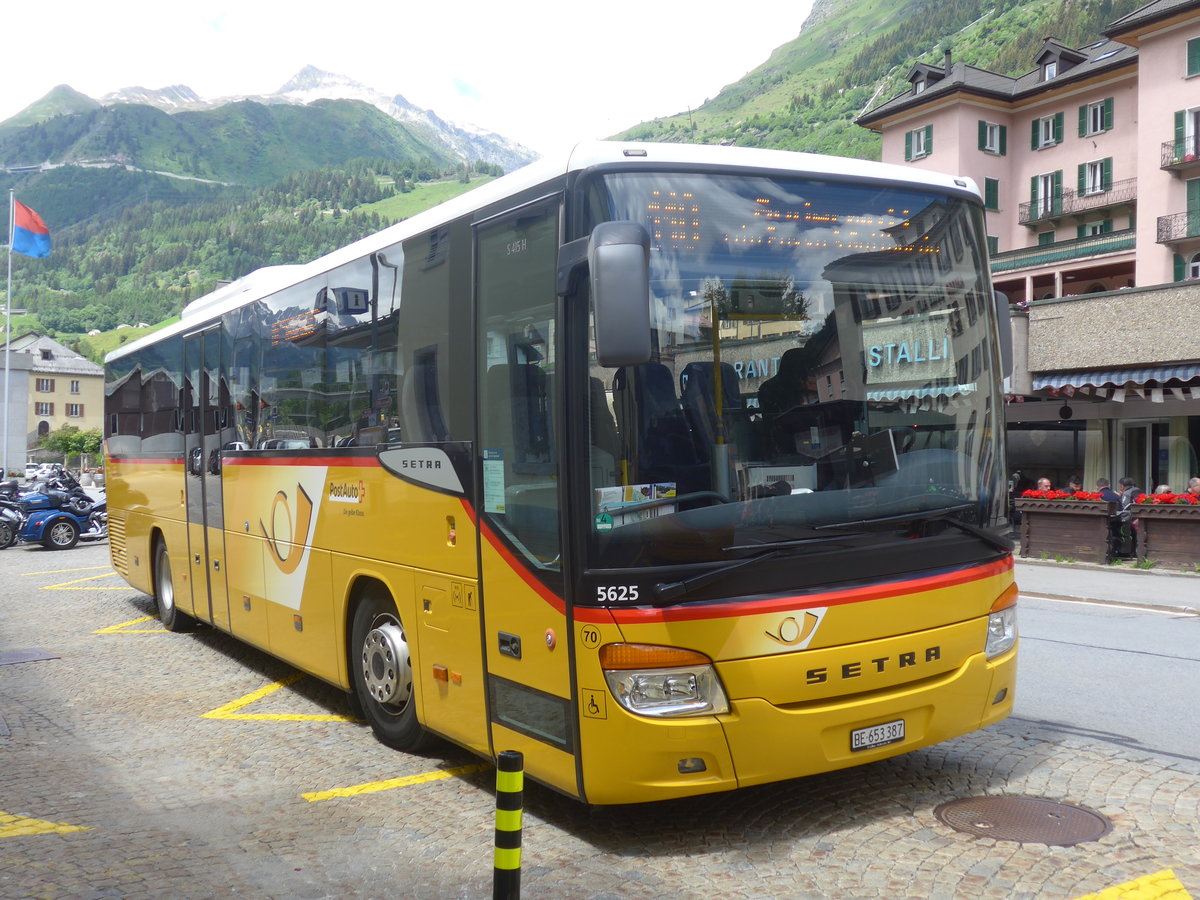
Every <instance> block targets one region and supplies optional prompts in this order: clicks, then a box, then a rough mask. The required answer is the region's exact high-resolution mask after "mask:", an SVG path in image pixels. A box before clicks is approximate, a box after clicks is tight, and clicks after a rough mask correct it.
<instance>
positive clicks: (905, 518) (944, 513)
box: [813, 503, 1013, 553]
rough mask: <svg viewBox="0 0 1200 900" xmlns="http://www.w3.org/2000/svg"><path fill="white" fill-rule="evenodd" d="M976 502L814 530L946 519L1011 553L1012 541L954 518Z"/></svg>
mask: <svg viewBox="0 0 1200 900" xmlns="http://www.w3.org/2000/svg"><path fill="white" fill-rule="evenodd" d="M974 506H975V504H974V503H960V504H958V505H957V506H943V507H940V508H938V509H925V510H919V511H912V512H905V513H896V514H895V515H891V516H873V517H871V518H868V519H856V520H855V521H853V522H832V523H830V524H828V525H815V526H813V530H815V531H825V530H827V529H839V530H840V529H843V528H857V527H860V526H862V525H879V524H884V523H887V522H920V523H925V522H937V521H939V520H940V521H944V522H946V524H948V525H950V526H952V527H954V528H957V529H958V530H959V531H962V532H965V533H967V534H969V535H972V536H974V537H977V538H979V539H980V540H981V541H983V542H984V543H985V544H987V545H988V546H990V547H995V548H996V549H997V550H999V551H1001V552H1002V553H1011V552H1012V549H1013V545H1012V542H1011V541H1008V540H1006V539H1004V538H1001V537H997V536H996V535H994V534H992V533H991V532H990V531H988V530H987V529H984V528H980V527H979V526H978V525H972V524H970V523H969V522H964V521H962V520H961V519H956V518H954V515H953V514H954V513H957V512H962V511H963V510H967V509H973V508H974Z"/></svg>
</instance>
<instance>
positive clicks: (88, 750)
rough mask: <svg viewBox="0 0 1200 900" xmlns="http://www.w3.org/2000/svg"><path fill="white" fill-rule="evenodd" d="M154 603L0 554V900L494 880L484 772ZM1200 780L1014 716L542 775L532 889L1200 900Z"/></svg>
mask: <svg viewBox="0 0 1200 900" xmlns="http://www.w3.org/2000/svg"><path fill="white" fill-rule="evenodd" d="M153 612H154V609H153V603H152V601H151V600H150V598H148V597H146V596H144V595H142V594H139V593H138V592H136V591H133V590H130V589H129V588H128V587H127V586H125V585H124V583H123V582H122V581H121V580H120V579H119V578H118V577H117V576H116V575H115V574H112V573H111V569H110V568H109V566H108V559H107V547H106V546H103V545H101V546H92V547H79V548H76V549H75V550H71V551H67V552H58V553H52V552H49V551H44V550H41V549H40V548H34V547H14V548H11V549H9V550H6V551H3V552H2V553H0V663H4V664H0V897H4V898H33V897H36V898H60V897H63V898H65V897H71V898H74V897H83V898H107V897H120V898H137V897H161V896H171V897H185V898H186V897H197V898H199V897H212V896H216V895H234V894H241V895H249V896H254V897H266V898H309V897H313V898H315V897H389V898H391V897H418V898H423V897H431V898H432V897H436V898H444V897H480V896H487V895H488V894H489V893H490V891H491V883H492V868H491V866H492V839H493V821H494V820H493V810H494V806H493V797H492V784H493V781H494V775H493V773H492V770H491V769H490V768H489V767H486V766H481V765H480V761H479V760H477V759H475V758H473V757H471V756H469V755H467V754H465V753H464V752H462V751H460V750H457V749H454V748H450V747H441V748H440V749H439V750H435V751H434V752H433V753H432V754H430V755H427V756H413V755H407V754H402V753H396V752H393V751H390V750H387V749H386V748H384V747H383V746H382V745H380V744H378V743H377V742H376V741H375V740H374V738H373V737H372V736H371V733H370V731H369V729H368V728H367V727H366V726H365V725H362V724H360V723H356V722H354V721H350V720H348V719H347V717H348V710H347V706H346V703H345V700H344V698H343V697H342V696H341V695H340V694H338V693H337V692H336V691H334V690H332V689H330V688H329V687H327V686H324V685H322V684H320V683H319V682H316V681H315V680H314V679H311V678H307V677H305V678H298V677H297V676H296V673H295V672H294V670H292V669H290V668H289V667H288V666H286V665H284V664H282V663H280V662H278V661H275V660H273V659H271V658H270V657H268V656H265V655H264V654H261V653H259V652H257V651H254V650H250V649H248V648H246V647H244V646H242V645H240V644H239V643H237V642H236V641H234V640H232V639H230V638H228V637H226V636H224V635H221V634H219V633H216V632H213V631H211V630H199V631H197V632H195V633H193V634H185V635H174V634H169V633H167V632H165V631H163V630H162V629H161V628H160V627H159V626H158V624H157V620H153V619H147V617H149V616H151V615H152V614H153ZM38 652H40V653H41V654H42V655H44V656H50V657H52V658H49V659H33V658H31V657H33V656H36V655H37V654H38ZM20 660H25V661H20ZM205 714H210V715H209V716H207V717H206V716H205ZM1197 776H1200V763H1197V762H1194V761H1190V760H1179V759H1170V758H1165V757H1158V756H1154V755H1151V754H1147V753H1139V752H1136V751H1132V750H1128V749H1125V748H1120V747H1114V746H1107V745H1092V744H1089V743H1088V742H1086V741H1084V740H1081V739H1078V738H1074V737H1064V736H1062V735H1057V734H1056V735H1051V734H1049V733H1046V732H1040V731H1039V730H1038V728H1037V727H1036V726H1035V725H1033V724H1031V723H1025V722H1021V721H1019V720H1009V721H1007V722H1004V723H1001V724H1000V725H998V726H995V727H993V728H990V729H988V730H986V731H984V732H981V733H978V734H974V735H970V736H967V737H964V738H961V739H958V740H955V741H951V742H948V743H945V744H942V745H939V746H936V747H932V748H929V749H926V750H923V751H918V752H915V753H911V754H909V755H907V756H903V757H900V758H898V759H893V760H889V761H886V762H883V763H878V764H874V765H871V766H867V767H863V768H858V769H852V770H848V771H844V772H836V773H832V774H829V775H823V776H818V777H814V778H809V779H803V780H799V781H793V782H788V783H784V784H779V785H773V786H768V787H762V788H754V789H750V790H745V791H740V792H736V793H733V794H725V795H717V796H711V797H706V798H700V799H695V800H687V801H676V802H668V803H661V804H653V805H648V806H638V807H616V808H588V807H584V806H581V805H579V804H577V803H576V802H574V801H572V800H568V799H566V798H564V797H561V796H559V795H557V794H554V793H552V792H550V791H547V790H544V789H542V788H539V787H537V786H527V789H526V809H525V831H524V851H523V870H522V883H521V887H522V894H523V896H524V897H527V898H559V897H571V898H577V897H588V898H618V897H619V898H627V897H634V898H637V897H646V898H656V900H657V898H664V897H668V898H712V897H722V898H724V897H730V898H736V897H745V898H762V897H788V898H825V897H837V898H860V897H861V898H874V897H888V898H900V897H928V898H946V900H951V898H954V900H958V898H1021V897H1031V898H1032V897H1037V898H1079V897H1083V896H1085V895H1097V896H1098V897H1103V898H1106V900H1116V898H1127V897H1135V896H1136V897H1143V898H1168V897H1170V898H1185V897H1187V896H1188V893H1187V891H1188V890H1189V889H1190V890H1191V891H1192V892H1193V893H1194V894H1195V895H1196V896H1197V897H1200V778H1198V777H1197ZM380 782H388V785H387V789H375V788H378V787H383V786H384V785H380V784H379V783H380ZM364 785H371V786H374V787H363V786H364ZM985 794H987V795H998V794H1002V795H1018V796H1031V797H1043V798H1049V799H1052V800H1061V801H1066V802H1070V803H1074V804H1080V805H1083V806H1086V807H1090V808H1092V809H1095V810H1098V811H1099V812H1101V813H1103V814H1104V815H1105V816H1107V817H1109V818H1110V819H1111V820H1112V823H1113V827H1112V830H1111V831H1110V832H1109V833H1108V834H1106V835H1105V836H1103V837H1102V838H1100V839H1099V840H1096V841H1092V842H1087V843H1081V844H1077V845H1075V846H1069V847H1051V846H1046V845H1042V844H1018V843H1015V842H1012V841H997V840H994V839H989V838H977V837H972V836H970V835H967V834H963V833H960V832H958V831H954V830H952V829H950V828H949V827H947V826H946V825H943V824H942V823H941V822H940V821H939V820H938V819H937V818H936V817H935V816H934V809H935V807H937V806H938V805H939V804H941V803H943V802H945V801H947V800H951V799H954V798H959V797H971V796H979V795H985ZM306 795H308V796H307V798H306Z"/></svg>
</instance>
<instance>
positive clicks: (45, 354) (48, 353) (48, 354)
mask: <svg viewBox="0 0 1200 900" xmlns="http://www.w3.org/2000/svg"><path fill="white" fill-rule="evenodd" d="M42 359H43V360H45V361H47V362H49V361H50V360H52V359H54V352H53V351H52V350H43V351H42Z"/></svg>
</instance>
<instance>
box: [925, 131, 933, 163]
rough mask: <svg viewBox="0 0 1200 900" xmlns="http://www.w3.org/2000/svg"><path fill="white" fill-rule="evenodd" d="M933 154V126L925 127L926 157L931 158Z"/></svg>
mask: <svg viewBox="0 0 1200 900" xmlns="http://www.w3.org/2000/svg"><path fill="white" fill-rule="evenodd" d="M931 153H933V126H932V125H926V126H925V155H926V156H929V155H930V154H931Z"/></svg>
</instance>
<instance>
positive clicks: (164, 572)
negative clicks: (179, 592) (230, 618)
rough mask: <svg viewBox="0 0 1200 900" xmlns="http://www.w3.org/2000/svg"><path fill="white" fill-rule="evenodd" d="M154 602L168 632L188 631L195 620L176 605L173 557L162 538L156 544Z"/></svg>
mask: <svg viewBox="0 0 1200 900" xmlns="http://www.w3.org/2000/svg"><path fill="white" fill-rule="evenodd" d="M154 602H155V603H157V604H158V618H159V620H160V621H161V622H162V623H163V626H164V627H165V628H166V629H167V631H188V630H189V629H190V628H191V627H192V625H193V624H194V622H195V620H194V619H192V617H191V616H189V615H188V614H187V613H184V612H180V610H179V607H177V606H176V605H175V582H174V581H173V580H172V579H171V557H170V555H168V553H167V545H166V542H165V541H163V540H162V539H161V538H160V539H159V540H158V541H156V542H155V544H154Z"/></svg>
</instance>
